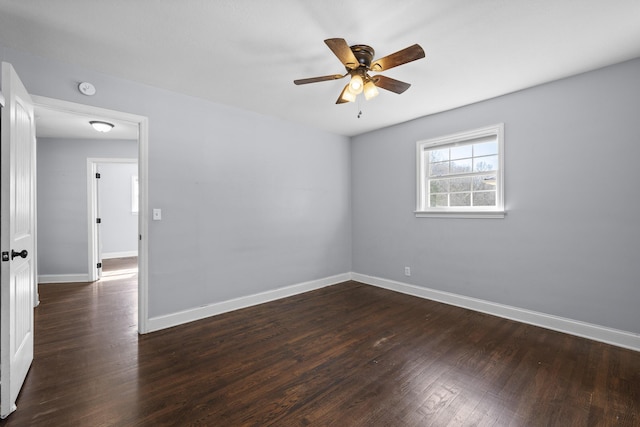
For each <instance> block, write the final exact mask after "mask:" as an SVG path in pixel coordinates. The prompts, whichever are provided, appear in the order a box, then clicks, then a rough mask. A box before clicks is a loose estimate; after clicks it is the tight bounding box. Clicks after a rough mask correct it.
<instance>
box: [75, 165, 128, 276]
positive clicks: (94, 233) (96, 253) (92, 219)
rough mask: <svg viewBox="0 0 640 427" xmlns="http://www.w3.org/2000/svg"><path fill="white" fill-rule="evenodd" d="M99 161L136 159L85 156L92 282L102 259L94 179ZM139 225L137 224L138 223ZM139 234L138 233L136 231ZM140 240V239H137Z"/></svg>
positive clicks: (95, 181)
mask: <svg viewBox="0 0 640 427" xmlns="http://www.w3.org/2000/svg"><path fill="white" fill-rule="evenodd" d="M101 163H115V164H132V163H138V159H130V158H124V157H123V158H116V157H109V158H98V157H89V158H87V215H88V216H87V224H88V225H89V230H88V233H89V239H88V244H89V245H88V253H89V266H88V268H89V281H90V282H93V281H96V280H98V279H99V278H100V275H99V274H98V268H97V264H98V262H100V261H101V260H102V256H101V255H102V253H101V251H100V250H99V248H98V224H97V223H96V218H97V217H98V214H99V212H98V211H97V209H96V207H97V206H98V192H97V191H96V186H97V184H98V181H97V179H96V172H97V171H98V165H99V164H101ZM138 215H140V214H139V213H138ZM138 225H139V224H138ZM138 235H140V233H138ZM138 240H140V239H138Z"/></svg>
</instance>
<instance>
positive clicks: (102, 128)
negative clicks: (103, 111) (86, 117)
mask: <svg viewBox="0 0 640 427" xmlns="http://www.w3.org/2000/svg"><path fill="white" fill-rule="evenodd" d="M89 124H90V125H91V126H93V128H94V129H95V130H97V131H98V132H109V131H110V130H111V129H113V123H109V122H102V121H100V120H92V121H90V122H89Z"/></svg>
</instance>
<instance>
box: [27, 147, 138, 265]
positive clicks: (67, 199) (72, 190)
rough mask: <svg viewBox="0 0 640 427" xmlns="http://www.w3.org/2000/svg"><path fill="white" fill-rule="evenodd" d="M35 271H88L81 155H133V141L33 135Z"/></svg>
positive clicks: (84, 161)
mask: <svg viewBox="0 0 640 427" xmlns="http://www.w3.org/2000/svg"><path fill="white" fill-rule="evenodd" d="M37 150H38V151H37V153H38V166H37V178H38V188H37V194H38V236H37V238H38V274H39V275H50V274H51V275H53V274H60V275H72V274H88V273H89V271H88V262H89V260H88V256H89V255H88V253H87V250H88V241H89V240H88V239H89V237H88V225H87V158H89V157H105V158H137V157H138V144H137V143H136V142H135V141H111V140H110V141H100V140H81V139H56V138H38V141H37Z"/></svg>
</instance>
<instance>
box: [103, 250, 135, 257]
mask: <svg viewBox="0 0 640 427" xmlns="http://www.w3.org/2000/svg"><path fill="white" fill-rule="evenodd" d="M134 256H138V251H125V252H103V253H102V259H112V258H130V257H134Z"/></svg>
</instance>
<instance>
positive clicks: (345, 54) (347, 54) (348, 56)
mask: <svg viewBox="0 0 640 427" xmlns="http://www.w3.org/2000/svg"><path fill="white" fill-rule="evenodd" d="M324 42H325V43H326V45H327V46H329V49H331V51H332V52H333V53H334V54H335V55H336V56H337V57H338V59H339V60H340V62H342V63H343V64H344V66H345V67H347V68H348V69H350V70H355V69H356V68H358V67H359V66H360V63H359V62H358V59H357V58H356V57H355V55H354V54H353V52H352V51H351V48H350V47H349V45H348V44H347V42H346V41H345V39H327V40H325V41H324Z"/></svg>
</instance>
